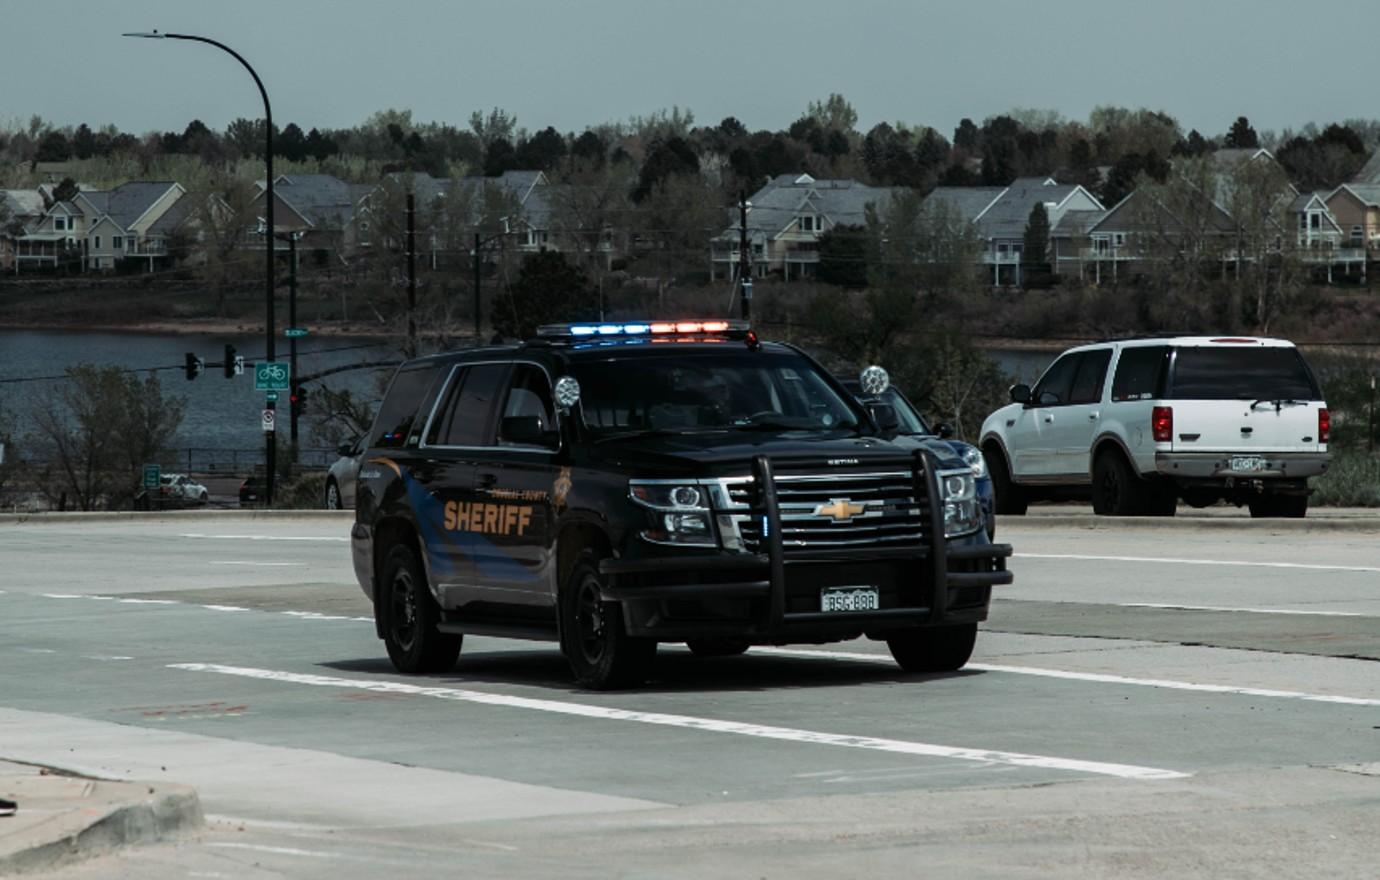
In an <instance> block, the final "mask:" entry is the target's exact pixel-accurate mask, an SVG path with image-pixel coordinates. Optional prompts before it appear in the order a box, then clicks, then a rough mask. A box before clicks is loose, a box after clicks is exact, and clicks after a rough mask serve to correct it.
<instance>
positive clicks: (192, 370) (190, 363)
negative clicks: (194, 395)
mask: <svg viewBox="0 0 1380 880" xmlns="http://www.w3.org/2000/svg"><path fill="white" fill-rule="evenodd" d="M185 369H186V371H187V381H188V382H190V381H191V380H193V379H195V378H196V377H197V376H200V375H201V374H202V372H204V371H205V370H206V362H205V361H203V360H202V359H201V358H199V357H197V356H196V353H195V352H191V351H189V352H187V360H186V368H185Z"/></svg>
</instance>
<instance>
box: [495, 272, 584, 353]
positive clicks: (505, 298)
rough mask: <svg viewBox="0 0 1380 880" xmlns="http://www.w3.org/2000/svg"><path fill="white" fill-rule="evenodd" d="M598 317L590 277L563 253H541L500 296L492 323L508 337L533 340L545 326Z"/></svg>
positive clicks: (499, 331)
mask: <svg viewBox="0 0 1380 880" xmlns="http://www.w3.org/2000/svg"><path fill="white" fill-rule="evenodd" d="M598 318H599V300H598V298H597V296H596V295H595V291H594V288H593V287H592V286H591V285H590V283H589V276H587V275H585V273H584V271H583V270H581V269H580V268H579V267H578V266H573V265H571V264H570V263H569V262H568V261H567V260H566V258H565V255H564V254H561V253H559V252H557V251H539V252H537V253H535V254H530V255H529V256H528V257H527V259H525V260H523V262H522V268H521V269H520V270H519V272H518V278H517V281H515V282H514V283H513V285H512V287H510V288H509V289H508V291H507V292H506V293H505V294H503V295H501V296H500V297H499V299H498V302H497V303H496V304H495V309H494V318H493V323H494V330H495V331H497V332H498V333H500V334H501V335H503V336H505V337H507V338H510V339H530V338H532V337H533V336H535V335H536V332H537V327H539V326H541V325H542V324H555V323H560V322H564V321H592V320H597V319H598Z"/></svg>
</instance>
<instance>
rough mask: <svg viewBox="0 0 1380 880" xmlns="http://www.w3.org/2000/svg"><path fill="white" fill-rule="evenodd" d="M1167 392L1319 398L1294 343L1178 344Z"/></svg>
mask: <svg viewBox="0 0 1380 880" xmlns="http://www.w3.org/2000/svg"><path fill="white" fill-rule="evenodd" d="M1169 396H1170V397H1171V398H1173V399H1175V400H1280V399H1284V400H1321V399H1322V393H1321V392H1320V391H1319V390H1318V383H1317V382H1316V381H1315V380H1314V379H1313V373H1312V371H1310V370H1309V369H1308V365H1307V364H1306V363H1304V361H1303V355H1301V354H1299V351H1298V349H1296V348H1293V347H1288V348H1281V347H1277V346H1272V347H1259V346H1252V347H1250V348H1227V347H1225V346H1223V347H1221V348H1217V347H1195V348H1180V349H1178V351H1177V352H1176V353H1175V356H1174V375H1173V379H1172V381H1171V383H1170V390H1169Z"/></svg>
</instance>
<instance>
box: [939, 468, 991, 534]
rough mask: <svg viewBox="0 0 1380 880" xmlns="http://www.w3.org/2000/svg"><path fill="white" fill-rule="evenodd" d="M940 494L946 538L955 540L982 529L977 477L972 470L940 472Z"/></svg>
mask: <svg viewBox="0 0 1380 880" xmlns="http://www.w3.org/2000/svg"><path fill="white" fill-rule="evenodd" d="M938 477H939V494H940V498H941V499H942V500H943V502H944V537H946V538H954V537H957V536H959V535H966V534H968V533H969V532H975V531H977V530H978V529H980V528H982V509H981V508H980V507H979V506H978V502H977V477H975V476H974V475H973V471H972V469H971V468H967V469H965V470H961V471H940V472H939V474H938Z"/></svg>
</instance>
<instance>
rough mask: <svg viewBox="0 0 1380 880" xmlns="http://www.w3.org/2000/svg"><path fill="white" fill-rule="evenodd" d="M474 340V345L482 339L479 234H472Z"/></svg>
mask: <svg viewBox="0 0 1380 880" xmlns="http://www.w3.org/2000/svg"><path fill="white" fill-rule="evenodd" d="M474 339H475V342H476V343H479V342H482V341H483V339H484V337H483V334H481V333H480V332H479V233H478V232H476V233H475V234H474Z"/></svg>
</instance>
